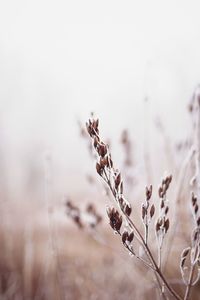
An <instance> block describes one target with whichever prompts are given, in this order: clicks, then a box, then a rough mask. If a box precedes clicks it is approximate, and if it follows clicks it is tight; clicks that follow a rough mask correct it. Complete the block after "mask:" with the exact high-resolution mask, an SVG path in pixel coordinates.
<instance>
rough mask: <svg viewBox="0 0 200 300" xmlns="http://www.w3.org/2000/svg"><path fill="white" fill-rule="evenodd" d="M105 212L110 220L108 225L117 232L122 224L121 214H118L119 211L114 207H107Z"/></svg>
mask: <svg viewBox="0 0 200 300" xmlns="http://www.w3.org/2000/svg"><path fill="white" fill-rule="evenodd" d="M107 214H108V217H109V220H110V226H111V227H112V228H113V229H114V230H116V231H117V232H119V231H120V228H121V225H122V216H120V214H119V212H118V211H117V210H116V209H115V208H112V209H110V208H109V209H108V210H107Z"/></svg>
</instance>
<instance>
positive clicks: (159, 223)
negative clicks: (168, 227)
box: [156, 220, 162, 232]
mask: <svg viewBox="0 0 200 300" xmlns="http://www.w3.org/2000/svg"><path fill="white" fill-rule="evenodd" d="M161 226H162V222H161V221H160V220H158V221H157V223H156V232H158V231H160V228H161Z"/></svg>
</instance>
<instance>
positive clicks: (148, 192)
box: [146, 185, 152, 201]
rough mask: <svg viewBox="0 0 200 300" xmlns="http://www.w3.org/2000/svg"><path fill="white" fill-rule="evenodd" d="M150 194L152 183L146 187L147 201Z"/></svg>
mask: <svg viewBox="0 0 200 300" xmlns="http://www.w3.org/2000/svg"><path fill="white" fill-rule="evenodd" d="M151 196H152V185H150V187H149V188H148V187H146V200H147V201H149V200H150V198H151Z"/></svg>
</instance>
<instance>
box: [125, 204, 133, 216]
mask: <svg viewBox="0 0 200 300" xmlns="http://www.w3.org/2000/svg"><path fill="white" fill-rule="evenodd" d="M131 211H132V209H131V206H130V204H129V205H128V204H127V205H126V206H125V214H126V215H127V216H130V214H131Z"/></svg>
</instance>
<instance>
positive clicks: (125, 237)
mask: <svg viewBox="0 0 200 300" xmlns="http://www.w3.org/2000/svg"><path fill="white" fill-rule="evenodd" d="M127 238H128V231H124V232H123V234H122V243H123V244H125V243H126V241H127Z"/></svg>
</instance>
